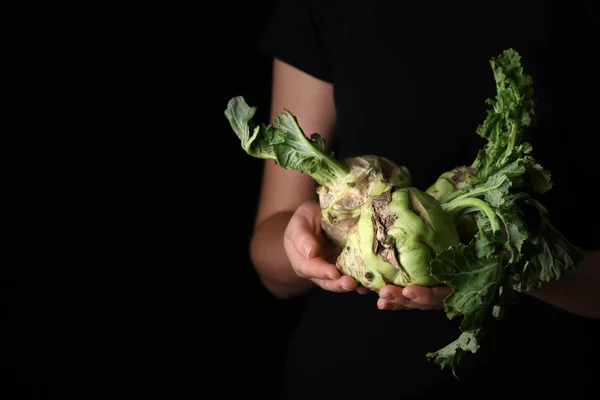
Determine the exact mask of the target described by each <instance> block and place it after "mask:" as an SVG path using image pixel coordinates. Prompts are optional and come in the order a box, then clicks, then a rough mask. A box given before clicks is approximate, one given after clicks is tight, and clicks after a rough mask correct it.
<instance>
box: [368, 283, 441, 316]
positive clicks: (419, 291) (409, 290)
mask: <svg viewBox="0 0 600 400" xmlns="http://www.w3.org/2000/svg"><path fill="white" fill-rule="evenodd" d="M451 292H452V288H450V287H448V286H436V287H432V288H428V287H423V286H407V287H404V288H403V287H400V286H394V285H386V286H384V287H382V288H381V290H380V291H379V300H377V307H378V308H379V309H381V310H403V309H419V310H439V309H441V308H443V305H444V300H445V299H446V297H447V296H448V295H449V294H450V293H451Z"/></svg>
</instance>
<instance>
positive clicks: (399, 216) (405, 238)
mask: <svg viewBox="0 0 600 400" xmlns="http://www.w3.org/2000/svg"><path fill="white" fill-rule="evenodd" d="M390 189H391V188H390V187H389V186H388V185H381V187H379V188H378V190H375V191H374V195H377V194H381V193H384V192H386V191H387V190H390ZM377 192H379V193H377ZM388 207H389V213H390V214H391V216H393V218H394V222H393V224H391V226H390V227H389V229H388V230H387V236H386V235H379V237H377V227H376V225H375V223H374V218H375V219H376V218H377V211H375V210H376V209H375V208H373V207H371V206H365V207H363V208H362V209H361V212H360V217H359V219H358V223H357V224H356V225H355V226H354V227H353V229H351V230H350V232H349V234H348V240H347V242H346V245H345V247H344V250H343V251H342V253H341V254H340V256H339V258H338V260H337V266H338V268H339V269H340V270H341V271H342V272H343V273H344V274H346V275H350V276H352V277H354V278H355V279H356V280H357V282H358V283H360V284H361V285H363V286H365V287H367V288H369V289H371V290H373V291H376V292H378V291H379V290H380V289H381V288H382V287H383V286H384V285H386V284H394V285H397V286H409V285H419V286H427V287H431V286H436V285H439V284H440V282H438V281H437V280H436V279H435V278H433V277H432V276H431V275H430V273H429V264H430V262H431V261H432V260H433V259H434V258H435V255H436V253H438V252H440V251H442V250H445V249H447V248H448V247H450V246H455V245H457V244H459V243H460V238H459V235H458V232H457V230H456V227H455V225H454V222H453V220H452V217H451V216H450V215H448V214H446V213H445V212H444V211H443V209H442V207H441V206H440V204H439V202H438V201H437V200H435V199H434V198H433V197H432V196H430V195H428V194H426V193H424V192H422V191H420V190H418V189H416V188H412V187H409V188H398V189H394V191H393V192H391V196H390V201H389V204H388ZM384 212H387V211H384ZM386 246H387V249H386ZM382 250H383V251H382Z"/></svg>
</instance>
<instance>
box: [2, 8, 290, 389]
mask: <svg viewBox="0 0 600 400" xmlns="http://www.w3.org/2000/svg"><path fill="white" fill-rule="evenodd" d="M78 3H85V4H86V5H85V6H83V5H81V4H77V3H75V4H61V3H59V2H58V3H57V2H25V1H2V2H1V4H2V8H0V13H1V17H2V21H1V23H2V34H1V40H2V42H1V46H2V48H1V56H0V57H1V64H2V65H3V66H4V67H8V68H6V69H5V72H4V78H3V85H4V87H5V89H6V90H3V97H5V98H6V100H7V102H6V103H7V104H8V105H6V106H5V109H4V111H5V113H3V116H5V117H6V119H5V120H4V121H3V122H5V123H6V124H4V125H3V126H4V128H3V132H4V133H6V134H8V135H7V136H9V137H10V141H11V142H14V143H11V144H10V147H8V148H7V150H8V152H9V153H10V154H7V155H8V156H10V157H11V160H13V161H12V164H11V166H12V168H11V171H10V175H11V177H13V178H14V182H13V183H14V184H15V189H14V190H12V189H11V193H10V194H11V195H12V196H11V197H12V198H14V200H15V202H14V207H15V208H14V209H13V210H14V213H13V211H11V213H12V214H13V215H12V217H14V218H15V222H16V224H15V228H14V232H15V234H14V238H15V239H16V240H15V246H14V249H16V248H19V250H18V251H17V252H15V254H16V258H12V259H13V260H14V261H11V262H8V263H6V264H4V265H3V267H2V271H3V272H2V277H1V278H0V298H1V305H2V310H1V318H2V320H1V321H0V332H2V333H1V335H2V341H1V345H0V367H1V368H2V370H1V372H0V398H4V399H7V400H8V399H11V400H12V399H71V398H73V399H82V400H83V399H94V398H107V399H108V398H110V399H120V398H127V399H134V398H145V399H147V398H162V399H167V398H168V399H178V398H229V397H231V396H232V395H233V394H234V393H238V392H239V393H245V394H246V395H249V396H252V395H258V396H259V397H260V398H262V399H270V398H277V394H278V388H279V385H280V384H281V376H282V375H281V374H282V355H283V351H284V350H285V343H286V339H287V336H288V335H289V333H290V331H291V329H292V328H293V324H294V323H295V321H296V318H297V315H298V314H297V313H298V310H299V307H300V306H301V304H299V303H298V302H282V301H276V300H275V299H274V298H272V297H271V295H270V294H269V293H268V292H267V291H266V290H265V289H264V288H263V287H262V286H261V285H260V284H259V281H258V279H257V277H256V275H255V273H254V270H253V269H252V266H251V264H250V262H249V260H248V251H247V246H248V238H249V235H250V232H251V227H252V222H253V218H254V211H255V207H256V203H257V194H258V190H259V186H258V185H259V182H260V173H261V167H262V163H261V161H259V160H255V159H251V158H249V157H248V156H247V155H246V154H245V153H244V152H243V151H242V149H241V148H240V144H239V141H238V139H237V137H236V136H235V134H234V133H233V131H232V130H231V129H230V127H229V125H228V123H227V121H226V119H225V117H224V115H223V111H224V110H225V107H226V105H227V101H228V100H229V99H230V98H231V97H233V96H236V95H244V96H245V97H246V99H247V101H248V102H249V103H251V104H253V105H256V106H257V107H258V113H257V117H256V118H257V119H258V120H262V121H266V119H267V118H268V114H269V110H268V107H269V99H270V80H271V75H270V74H271V61H270V60H269V59H267V58H266V57H263V56H262V55H261V54H259V53H258V51H257V49H256V42H257V40H258V37H259V35H260V33H261V31H262V29H263V26H264V24H265V22H266V21H267V20H268V18H269V13H270V11H271V7H272V4H273V2H272V1H260V2H245V1H227V2H216V3H214V4H212V3H211V4H209V3H202V5H193V2H190V3H189V5H185V6H182V5H177V6H175V5H169V6H166V5H164V4H162V5H161V4H158V5H156V4H153V3H145V2H144V3H140V4H138V5H132V4H128V5H127V6H124V4H125V2H117V3H114V4H112V3H111V4H108V3H106V4H104V3H100V4H98V5H97V6H96V5H94V6H92V5H90V4H89V3H87V2H78ZM151 4H152V5H151ZM169 4H170V3H169ZM13 168H14V169H13Z"/></svg>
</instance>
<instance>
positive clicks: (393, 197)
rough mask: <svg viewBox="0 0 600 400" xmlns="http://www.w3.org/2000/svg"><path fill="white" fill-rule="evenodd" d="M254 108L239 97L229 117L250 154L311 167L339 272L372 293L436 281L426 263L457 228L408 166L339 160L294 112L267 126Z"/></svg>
mask: <svg viewBox="0 0 600 400" xmlns="http://www.w3.org/2000/svg"><path fill="white" fill-rule="evenodd" d="M255 112H256V109H255V108H254V107H250V106H248V104H246V102H245V101H244V99H243V98H242V97H235V98H233V99H231V100H230V102H229V104H228V106H227V109H226V111H225V115H226V117H227V119H228V120H229V122H230V124H231V126H232V128H233V130H234V131H235V132H236V134H237V135H238V137H239V138H240V140H241V144H242V147H243V148H244V150H245V151H246V152H247V153H248V154H249V155H251V156H253V157H256V158H263V159H272V160H274V161H275V162H276V163H277V164H279V165H280V166H281V167H283V168H286V169H290V170H294V171H299V172H303V173H306V174H308V175H310V176H311V177H312V178H313V179H314V180H315V181H316V182H317V183H318V184H319V186H318V189H317V194H318V198H319V203H320V206H321V224H322V227H323V230H324V232H325V233H326V234H327V236H328V237H329V238H330V239H331V240H332V241H333V242H334V243H336V244H337V245H338V246H340V247H342V248H343V250H342V253H341V255H340V256H339V257H338V259H337V262H336V265H337V267H338V268H339V269H340V271H341V272H342V273H344V274H346V275H349V276H352V277H353V278H355V279H356V280H357V282H358V283H360V284H361V285H363V286H365V287H367V288H369V289H371V290H373V291H379V289H381V287H383V286H384V285H385V284H396V285H400V286H407V285H423V286H432V285H436V284H439V282H438V281H436V279H435V278H434V277H433V276H432V275H431V274H429V272H428V267H429V264H430V263H431V261H432V260H433V259H434V258H435V255H436V254H437V253H438V252H440V251H441V250H445V249H447V248H449V247H450V246H452V245H457V244H459V243H460V240H459V237H458V232H457V230H456V227H455V225H454V223H453V221H452V218H451V216H450V215H449V214H447V213H445V212H444V211H443V210H442V208H441V207H440V204H439V202H438V201H437V200H435V199H434V198H433V197H432V196H430V195H428V194H426V193H424V192H422V191H420V190H418V189H416V188H414V187H411V177H410V173H409V171H408V169H407V168H405V167H403V166H399V165H396V164H395V163H394V162H392V161H390V160H388V159H385V158H382V157H377V156H373V155H366V156H361V157H351V158H347V159H345V160H343V161H340V160H338V159H336V158H335V156H334V155H333V154H332V153H328V152H327V151H326V149H325V143H324V141H323V139H322V138H321V136H319V135H318V134H316V133H315V134H313V135H312V136H311V137H310V138H308V137H307V136H306V135H305V134H304V132H303V131H302V129H301V128H300V126H299V125H298V122H297V120H296V118H295V116H294V115H293V114H292V113H291V112H290V111H288V110H284V111H283V112H282V113H280V114H279V115H277V117H276V118H275V120H274V122H273V124H272V125H269V126H265V125H256V124H254V122H253V120H252V118H253V116H254V113H255Z"/></svg>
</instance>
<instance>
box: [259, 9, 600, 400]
mask: <svg viewBox="0 0 600 400" xmlns="http://www.w3.org/2000/svg"><path fill="white" fill-rule="evenodd" d="M476 4H477V5H476V6H474V5H472V4H471V5H468V4H467V3H458V2H435V3H430V2H412V3H411V2H390V1H384V0H363V1H350V0H329V1H326V0H305V1H300V0H282V1H280V2H279V3H278V5H277V7H276V9H275V12H274V14H273V17H272V20H271V24H270V25H269V26H268V28H267V29H266V31H265V34H264V36H263V38H262V40H261V42H260V44H259V45H260V48H261V50H262V51H263V52H265V54H268V55H270V56H273V57H278V58H280V59H282V60H284V61H286V62H288V63H290V64H292V65H294V66H296V67H298V68H299V69H301V70H304V71H305V72H307V73H309V74H312V75H314V76H315V77H317V78H320V79H323V80H326V81H328V82H332V83H333V85H334V89H335V101H336V107H337V113H338V122H337V129H338V133H337V141H338V143H337V148H336V153H337V155H338V156H340V157H345V156H353V155H361V154H368V153H372V154H377V155H380V156H384V157H388V158H390V159H393V160H395V161H396V162H398V163H400V164H403V165H406V166H407V167H408V168H409V169H410V171H411V173H412V175H413V183H414V185H415V186H417V187H421V188H426V187H428V186H429V185H430V184H431V183H432V182H434V181H435V180H436V179H437V177H438V176H439V174H440V173H441V172H443V171H446V170H448V169H450V168H452V167H454V166H456V165H463V164H466V163H471V162H472V160H473V159H474V158H475V156H476V153H477V150H478V149H479V148H480V147H481V145H482V141H481V139H480V138H479V137H478V136H477V135H476V133H475V129H476V127H477V125H478V124H479V123H481V122H482V121H483V119H484V118H485V109H486V108H487V105H486V104H485V102H484V100H485V99H486V98H489V97H493V96H494V95H495V84H494V79H493V75H492V71H491V68H490V65H489V59H490V58H491V57H493V56H496V55H498V54H499V53H500V52H501V51H502V50H503V49H505V48H508V47H513V48H514V49H515V50H517V51H518V52H519V53H520V54H521V55H522V57H523V60H522V62H523V65H524V68H525V70H526V72H527V73H529V74H531V75H532V76H533V79H534V90H535V95H536V98H537V106H536V112H537V119H536V125H535V127H534V128H532V129H531V130H530V131H529V133H528V134H529V136H528V137H527V140H528V141H529V142H530V143H532V144H533V146H534V156H535V157H536V158H537V159H538V160H539V161H540V163H541V164H542V165H543V166H545V167H546V168H547V169H549V170H550V171H551V172H552V176H553V180H554V183H555V186H554V188H553V189H552V190H551V191H550V192H549V193H548V194H547V195H546V196H544V198H543V201H544V204H546V205H547V206H548V208H549V210H550V212H551V213H552V220H553V222H554V224H555V225H556V226H557V227H558V228H559V229H560V230H561V231H563V232H564V233H565V234H566V235H567V237H568V238H570V239H571V240H572V241H573V242H574V243H575V244H577V245H579V246H582V247H584V248H595V249H597V248H598V243H599V241H600V239H599V236H598V233H599V231H600V230H599V229H598V226H599V224H598V221H600V214H599V212H598V207H596V206H594V205H593V204H590V203H588V201H587V200H586V198H587V196H590V195H591V194H590V193H589V192H588V190H589V189H588V188H590V184H589V183H588V182H589V180H590V179H593V176H594V175H595V173H597V172H598V167H597V166H596V165H597V162H596V160H595V159H594V154H595V152H596V151H597V149H598V138H597V135H595V134H593V133H592V132H597V128H596V126H597V122H596V121H595V120H596V118H597V117H596V115H595V114H594V110H595V109H597V108H598V106H599V105H600V104H599V103H598V98H597V96H596V95H595V93H598V89H600V87H599V77H598V74H597V71H599V70H600V68H599V67H600V64H599V63H600V56H599V54H600V53H599V49H598V46H597V44H596V42H595V40H596V39H594V38H595V37H600V36H599V34H600V29H599V25H598V15H599V13H598V8H597V6H596V5H595V4H594V3H593V2H587V3H585V2H578V3H576V4H575V3H573V4H566V3H564V2H561V3H556V4H555V3H553V2H541V1H539V2H536V1H533V2H516V1H505V2H502V3H501V4H499V3H493V2H479V3H476ZM557 4H558V5H557ZM566 26H568V27H569V28H568V29H565V27H566ZM582 217H583V218H582ZM593 221H595V222H593ZM376 301H377V296H376V295H374V294H373V295H367V296H360V295H358V294H354V293H349V294H333V293H328V292H324V291H322V290H315V291H314V292H313V293H311V294H310V295H309V298H308V304H307V308H306V312H305V313H304V315H303V318H302V320H301V322H300V324H299V326H298V329H297V330H296V332H295V334H294V336H293V338H292V340H291V342H290V347H289V359H288V364H287V365H288V369H287V373H286V380H287V381H286V383H287V386H286V387H287V391H286V395H285V398H286V399H292V398H299V399H300V398H304V399H305V398H314V397H317V398H324V397H326V396H330V398H344V399H354V398H357V399H358V398H361V399H364V398H371V397H374V396H377V397H380V396H389V398H392V399H396V398H413V397H423V396H429V395H431V396H433V395H434V394H442V395H448V393H452V395H454V392H456V394H457V395H460V396H461V397H463V398H464V397H469V395H468V392H469V391H473V392H472V393H473V396H472V397H476V396H477V397H480V396H481V392H477V391H476V389H474V388H475V387H478V388H487V389H488V391H487V392H484V393H485V394H484V396H486V397H489V396H492V397H494V395H497V396H501V395H504V394H517V393H521V394H524V393H529V394H541V393H543V392H546V393H549V392H552V391H557V390H558V389H559V388H558V387H557V386H556V385H557V384H560V383H561V382H566V383H564V384H562V386H561V387H562V388H566V387H569V386H572V385H573V382H572V381H569V380H568V379H566V377H567V376H571V377H575V376H579V378H578V379H577V387H579V388H581V387H585V384H586V382H587V381H586V380H585V374H586V371H587V372H589V371H590V370H589V369H586V368H582V367H580V365H582V364H577V361H576V360H575V357H578V355H577V354H578V353H577V351H576V350H581V351H582V353H586V352H588V354H589V349H587V348H581V349H576V348H575V347H574V346H577V345H579V346H584V345H583V344H582V343H587V344H589V343H590V341H586V337H587V338H591V337H592V336H589V335H592V330H591V329H590V325H591V324H592V323H591V322H590V321H587V320H583V319H581V318H578V317H575V316H572V315H568V314H566V313H564V312H561V311H559V310H556V309H554V308H552V307H550V306H548V305H545V304H543V303H541V302H539V301H536V300H533V299H532V298H530V297H528V296H519V298H518V301H517V304H516V305H515V307H514V308H513V309H512V310H511V313H510V316H509V317H508V318H507V319H506V320H504V321H502V322H500V323H497V324H496V325H495V329H494V330H492V332H491V333H490V335H489V337H487V338H486V341H485V346H484V347H482V348H481V350H480V351H478V352H477V354H476V355H474V356H470V355H468V356H467V357H466V358H465V359H464V362H463V367H462V368H463V370H462V371H461V379H460V381H457V380H455V379H454V378H453V377H452V376H451V374H450V373H449V372H447V371H446V370H444V371H440V369H439V367H437V365H435V364H433V363H431V362H429V361H427V360H426V359H425V353H426V352H427V351H431V350H437V349H438V348H439V347H441V346H442V345H444V344H446V343H448V342H449V341H451V340H453V339H454V338H455V337H456V335H457V332H458V331H457V325H456V324H457V323H458V321H449V320H448V319H447V318H446V316H445V314H444V313H443V312H436V311H427V312H421V311H397V312H383V311H379V310H378V309H377V307H376ZM596 332H597V331H596ZM576 338H577V343H576V344H575V343H573V342H574V341H576V340H575V339H576ZM562 345H565V347H564V348H563V347H561V346H562ZM567 346H568V347H567ZM567 348H569V350H566V349H567ZM565 363H567V364H569V366H568V367H564V366H563V365H565ZM507 375H508V376H513V377H515V380H516V381H520V380H527V381H528V382H525V383H523V384H522V385H524V387H523V388H520V389H519V391H516V390H515V388H514V387H513V386H512V385H510V382H511V380H510V379H508V378H506V376H507ZM524 376H526V377H527V378H526V379H524V378H523V377H524ZM501 381H504V382H508V383H509V385H508V386H498V382H501ZM532 382H535V383H532ZM465 390H466V391H468V392H467V394H465ZM365 396H367V397H365Z"/></svg>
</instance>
